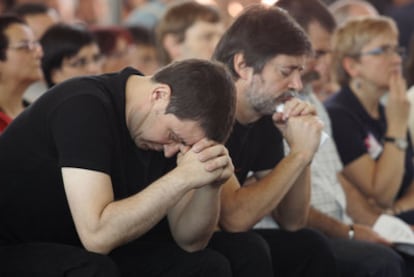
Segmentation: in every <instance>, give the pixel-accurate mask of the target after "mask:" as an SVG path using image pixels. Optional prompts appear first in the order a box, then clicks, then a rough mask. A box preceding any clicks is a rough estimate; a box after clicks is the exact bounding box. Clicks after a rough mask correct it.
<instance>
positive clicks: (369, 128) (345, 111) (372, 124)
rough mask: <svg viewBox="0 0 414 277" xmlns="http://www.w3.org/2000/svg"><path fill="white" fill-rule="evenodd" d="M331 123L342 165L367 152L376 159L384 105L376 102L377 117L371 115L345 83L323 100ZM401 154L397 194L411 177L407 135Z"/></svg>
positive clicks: (383, 126) (380, 145)
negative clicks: (402, 162) (401, 164)
mask: <svg viewBox="0 0 414 277" xmlns="http://www.w3.org/2000/svg"><path fill="white" fill-rule="evenodd" d="M325 106H326V109H327V111H328V113H329V116H330V118H331V123H332V134H333V137H334V140H335V143H336V146H337V149H338V152H339V155H340V157H341V160H342V163H343V164H344V166H346V165H348V164H349V163H351V162H352V161H354V160H356V159H358V158H359V157H361V156H362V155H365V154H369V155H370V156H371V157H372V158H373V159H374V160H377V159H378V158H379V157H380V155H381V153H382V150H383V139H384V137H385V133H386V131H387V122H386V118H385V111H384V106H383V105H381V104H380V105H379V106H378V111H379V114H380V118H379V119H375V118H372V117H371V116H370V115H369V114H368V113H367V112H366V110H365V108H364V107H363V106H362V104H361V103H360V102H359V100H358V98H357V97H356V96H355V95H354V93H353V92H352V91H351V90H350V88H349V87H344V88H342V89H341V90H340V91H339V92H338V93H336V94H334V95H333V96H332V97H331V98H329V99H328V100H327V101H326V102H325ZM407 139H408V141H409V145H408V148H407V150H406V155H405V172H404V177H403V182H402V184H401V188H400V191H399V193H398V197H400V196H401V195H402V194H404V192H405V190H406V189H407V187H408V186H409V185H410V183H411V182H412V181H413V162H412V157H413V149H412V145H411V140H410V137H409V135H408V133H407Z"/></svg>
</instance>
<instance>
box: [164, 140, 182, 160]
mask: <svg viewBox="0 0 414 277" xmlns="http://www.w3.org/2000/svg"><path fill="white" fill-rule="evenodd" d="M163 147H164V156H165V157H166V158H170V157H172V156H174V155H175V154H176V153H177V152H178V151H179V150H180V146H179V144H177V143H170V144H164V145H163Z"/></svg>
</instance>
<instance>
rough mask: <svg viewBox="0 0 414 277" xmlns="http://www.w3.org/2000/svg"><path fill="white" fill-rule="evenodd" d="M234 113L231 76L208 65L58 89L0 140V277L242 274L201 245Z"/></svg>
mask: <svg viewBox="0 0 414 277" xmlns="http://www.w3.org/2000/svg"><path fill="white" fill-rule="evenodd" d="M234 112H235V88H234V83H233V80H232V78H231V76H230V74H228V73H227V71H226V70H225V68H224V67H223V66H222V65H220V64H218V63H212V62H208V61H200V60H187V61H183V62H179V63H174V64H171V65H169V66H167V67H165V68H162V69H160V71H158V72H157V73H156V74H155V75H153V76H142V75H140V74H139V72H138V71H136V70H134V69H132V68H126V69H125V70H123V71H121V72H119V73H115V74H107V75H100V76H89V77H82V78H74V79H71V80H68V81H66V82H64V83H62V84H60V85H57V86H54V87H53V88H52V89H50V90H49V91H48V92H46V93H45V94H44V95H43V96H42V97H40V98H39V99H38V100H37V101H36V102H34V103H33V104H32V105H31V106H30V107H29V108H28V109H27V110H26V111H25V112H24V113H23V114H21V116H19V117H18V119H16V120H15V121H13V122H12V124H11V125H10V126H9V127H8V128H7V130H6V132H4V133H3V135H2V136H0V153H1V155H0V175H1V180H2V185H1V186H0V206H1V209H0V221H1V222H2V223H1V228H0V259H1V261H2V265H1V267H0V275H1V276H4V275H5V274H6V275H10V274H12V275H13V276H23V275H26V276H29V275H30V276H34V274H36V273H37V274H39V273H41V275H37V276H55V275H58V276H63V275H64V276H119V275H118V274H117V270H119V271H120V272H121V274H122V276H232V275H231V272H230V267H229V264H228V261H227V259H225V258H224V257H223V255H221V254H219V253H217V252H215V251H213V250H210V249H207V250H203V249H204V248H205V247H206V245H207V243H208V242H209V239H210V237H211V236H212V234H213V232H214V230H215V229H216V226H217V221H218V214H219V208H220V205H219V198H220V191H221V186H222V184H223V183H224V182H225V181H226V180H227V179H228V178H229V177H230V176H231V175H232V174H233V169H234V168H233V165H232V162H231V159H230V157H229V156H228V152H227V150H226V148H225V147H224V146H223V145H222V144H221V143H223V142H224V141H225V140H226V139H227V137H228V135H229V132H230V130H231V127H232V125H233V121H234ZM161 151H163V152H164V153H163V154H164V155H165V157H164V156H163V155H162V153H160V152H161ZM176 154H178V155H177V159H166V158H169V157H173V156H174V155H176ZM175 161H177V166H174V163H175ZM137 261H139V262H137ZM45 265H47V266H45ZM252 266H253V268H254V267H255V266H261V265H259V264H257V265H255V264H253V265H252ZM52 274H53V275H52Z"/></svg>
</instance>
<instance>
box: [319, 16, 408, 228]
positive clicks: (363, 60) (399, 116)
mask: <svg viewBox="0 0 414 277" xmlns="http://www.w3.org/2000/svg"><path fill="white" fill-rule="evenodd" d="M333 50H334V53H333V56H332V62H333V73H334V76H335V79H336V80H337V82H338V83H339V84H340V86H341V89H340V91H339V92H338V93H337V94H335V95H334V96H332V97H331V98H330V99H328V100H327V101H326V102H325V105H326V108H327V110H328V112H329V115H330V118H331V121H332V131H333V137H334V140H335V142H336V146H337V149H338V152H339V154H340V156H341V159H342V162H343V165H344V168H343V173H344V175H345V177H346V178H348V179H349V180H350V181H352V183H353V184H356V186H357V188H358V189H359V190H360V191H361V192H362V193H363V194H364V195H365V197H367V198H368V199H369V200H370V201H371V202H372V204H373V205H375V206H376V207H377V208H378V211H379V212H380V213H392V214H394V215H396V216H398V217H400V218H402V219H403V220H405V221H406V222H407V223H409V224H414V214H413V212H412V211H414V182H413V181H414V179H413V172H414V168H413V162H412V158H413V149H412V146H411V143H410V137H409V135H408V114H409V109H410V105H409V102H408V99H407V95H406V84H405V80H404V78H403V76H402V60H403V57H402V56H403V50H402V49H401V48H400V47H398V30H397V27H396V25H395V23H394V22H393V21H392V19H390V18H387V17H383V16H378V17H365V18H359V19H355V20H351V21H349V22H348V23H346V24H345V25H342V26H341V27H339V28H338V29H337V30H336V32H335V34H334V37H333ZM385 95H386V98H387V100H386V104H383V101H382V100H383V99H384V96H385ZM410 211H411V212H410Z"/></svg>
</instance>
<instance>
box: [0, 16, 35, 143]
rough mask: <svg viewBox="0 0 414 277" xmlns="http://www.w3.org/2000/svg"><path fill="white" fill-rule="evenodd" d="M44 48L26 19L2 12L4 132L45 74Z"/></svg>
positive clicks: (0, 105)
mask: <svg viewBox="0 0 414 277" xmlns="http://www.w3.org/2000/svg"><path fill="white" fill-rule="evenodd" d="M42 55H43V52H42V48H41V47H40V45H39V43H38V42H37V41H36V40H35V36H34V33H33V31H32V30H31V29H30V27H29V26H28V25H27V24H26V22H25V21H23V20H22V19H20V18H19V17H16V16H12V15H1V16H0V135H1V133H2V132H3V131H4V130H5V129H6V127H7V126H8V125H9V124H10V123H11V121H12V120H13V119H14V118H16V117H17V116H18V115H19V114H20V113H21V112H23V110H24V109H25V108H26V106H27V105H28V103H27V102H25V101H23V94H24V92H25V91H26V89H27V88H28V87H29V86H30V85H31V84H32V83H34V82H36V81H38V80H40V79H41V78H42V70H41V68H40V59H41V58H42Z"/></svg>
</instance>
